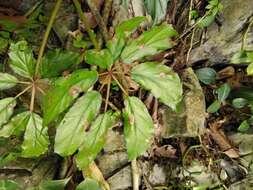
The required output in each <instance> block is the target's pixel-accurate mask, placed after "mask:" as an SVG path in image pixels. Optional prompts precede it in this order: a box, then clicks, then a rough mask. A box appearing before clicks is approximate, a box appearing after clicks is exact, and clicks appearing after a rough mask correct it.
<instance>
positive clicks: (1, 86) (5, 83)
mask: <svg viewBox="0 0 253 190" xmlns="http://www.w3.org/2000/svg"><path fill="white" fill-rule="evenodd" d="M17 83H18V79H17V78H16V77H14V76H13V75H10V74H8V73H0V90H6V89H9V88H12V87H14V86H15V85H16V84H17Z"/></svg>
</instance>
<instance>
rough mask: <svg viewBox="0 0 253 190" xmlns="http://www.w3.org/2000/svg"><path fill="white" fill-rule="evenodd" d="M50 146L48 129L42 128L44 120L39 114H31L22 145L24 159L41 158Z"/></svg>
mask: <svg viewBox="0 0 253 190" xmlns="http://www.w3.org/2000/svg"><path fill="white" fill-rule="evenodd" d="M48 145H49V139H48V135H47V127H43V126H42V118H41V117H40V116H39V115H38V114H36V113H33V112H30V115H29V120H28V122H27V126H26V131H25V135H24V141H23V144H22V154H21V155H22V157H25V158H30V157H37V156H40V155H41V154H44V153H45V152H46V151H47V149H48Z"/></svg>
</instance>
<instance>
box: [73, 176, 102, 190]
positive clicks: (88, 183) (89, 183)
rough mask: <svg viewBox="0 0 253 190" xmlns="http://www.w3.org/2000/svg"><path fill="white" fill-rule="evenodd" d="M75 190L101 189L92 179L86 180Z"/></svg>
mask: <svg viewBox="0 0 253 190" xmlns="http://www.w3.org/2000/svg"><path fill="white" fill-rule="evenodd" d="M76 190H102V188H101V187H100V186H99V184H98V182H97V181H95V180H94V179H90V178H86V179H85V180H84V181H83V182H82V183H80V184H79V185H78V186H77V187H76Z"/></svg>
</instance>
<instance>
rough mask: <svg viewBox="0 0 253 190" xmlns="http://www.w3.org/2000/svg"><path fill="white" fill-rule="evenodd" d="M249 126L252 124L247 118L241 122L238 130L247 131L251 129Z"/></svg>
mask: <svg viewBox="0 0 253 190" xmlns="http://www.w3.org/2000/svg"><path fill="white" fill-rule="evenodd" d="M249 128H250V125H249V123H248V121H247V120H244V121H243V122H242V123H241V124H240V126H239V127H238V129H237V130H238V131H239V132H241V133H245V132H247V131H248V130H249Z"/></svg>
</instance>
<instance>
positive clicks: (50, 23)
mask: <svg viewBox="0 0 253 190" xmlns="http://www.w3.org/2000/svg"><path fill="white" fill-rule="evenodd" d="M61 3H62V0H57V1H56V4H55V6H54V9H53V12H52V14H51V17H50V19H49V22H48V25H47V28H46V32H45V34H44V37H43V40H42V43H41V46H40V50H39V55H38V58H37V62H36V69H35V78H38V73H39V68H40V64H41V61H42V56H43V53H44V51H45V47H46V44H47V40H48V36H49V33H50V31H51V29H52V26H53V23H54V20H55V17H56V15H57V12H58V11H59V9H60V6H61Z"/></svg>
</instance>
